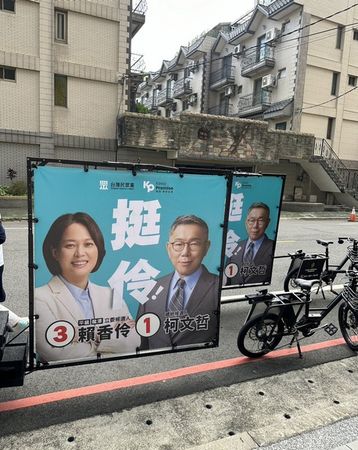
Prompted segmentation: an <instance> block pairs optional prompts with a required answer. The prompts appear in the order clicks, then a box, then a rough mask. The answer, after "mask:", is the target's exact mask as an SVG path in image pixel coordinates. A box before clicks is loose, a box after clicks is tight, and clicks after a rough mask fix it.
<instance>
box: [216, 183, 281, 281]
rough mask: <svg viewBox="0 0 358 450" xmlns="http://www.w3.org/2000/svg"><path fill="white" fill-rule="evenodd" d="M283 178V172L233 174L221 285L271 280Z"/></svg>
mask: <svg viewBox="0 0 358 450" xmlns="http://www.w3.org/2000/svg"><path fill="white" fill-rule="evenodd" d="M284 180H285V177H284V176H283V175H248V174H247V175H235V176H234V178H233V183H232V190H231V199H230V212H229V220H228V232H227V237H226V249H225V264H224V276H223V288H233V287H244V286H245V287H246V286H259V285H264V284H270V283H271V275H272V266H273V258H274V254H275V246H276V237H277V231H278V221H279V215H280V209H281V199H282V192H283V185H284Z"/></svg>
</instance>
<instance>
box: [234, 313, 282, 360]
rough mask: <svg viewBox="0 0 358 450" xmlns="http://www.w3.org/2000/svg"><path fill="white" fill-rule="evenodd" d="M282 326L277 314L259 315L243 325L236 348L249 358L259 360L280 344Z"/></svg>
mask: <svg viewBox="0 0 358 450" xmlns="http://www.w3.org/2000/svg"><path fill="white" fill-rule="evenodd" d="M284 328H285V327H284V324H283V322H282V320H281V319H280V318H279V316H278V315H277V314H260V315H258V316H256V317H254V318H253V319H251V320H249V321H248V322H246V323H245V325H244V326H243V327H242V328H241V330H240V332H239V334H238V336H237V347H238V349H239V350H240V352H241V353H242V354H243V355H245V356H248V357H249V358H259V357H260V356H263V355H265V354H266V353H269V352H270V351H271V350H273V349H274V348H275V347H277V345H278V344H279V343H280V341H281V339H282V336H283V330H284Z"/></svg>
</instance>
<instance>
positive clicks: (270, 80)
mask: <svg viewBox="0 0 358 450" xmlns="http://www.w3.org/2000/svg"><path fill="white" fill-rule="evenodd" d="M275 86H276V78H275V76H274V75H272V74H269V75H265V76H264V77H262V82H261V87H262V89H265V88H266V89H267V88H272V87H275Z"/></svg>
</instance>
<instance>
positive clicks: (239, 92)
mask: <svg viewBox="0 0 358 450" xmlns="http://www.w3.org/2000/svg"><path fill="white" fill-rule="evenodd" d="M237 94H238V95H240V94H242V84H240V86H238V87H237Z"/></svg>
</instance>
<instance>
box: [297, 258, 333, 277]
mask: <svg viewBox="0 0 358 450" xmlns="http://www.w3.org/2000/svg"><path fill="white" fill-rule="evenodd" d="M326 260H327V258H326V256H325V255H321V254H317V255H311V256H308V257H305V258H304V259H301V260H300V267H299V269H298V273H297V275H296V276H295V278H303V279H304V280H316V279H319V277H320V276H321V273H322V271H323V267H324V264H325V262H326Z"/></svg>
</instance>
